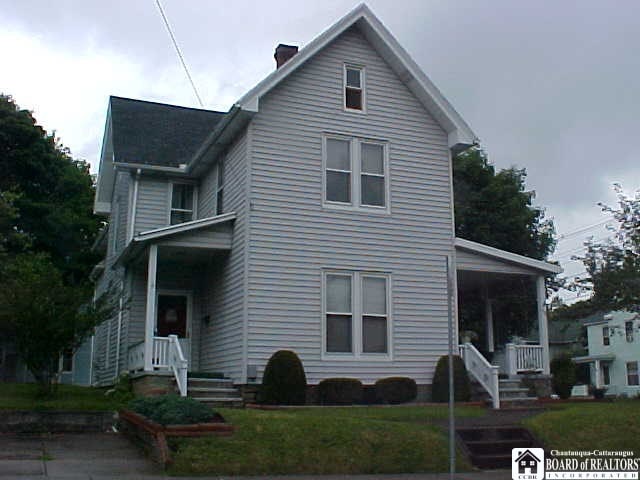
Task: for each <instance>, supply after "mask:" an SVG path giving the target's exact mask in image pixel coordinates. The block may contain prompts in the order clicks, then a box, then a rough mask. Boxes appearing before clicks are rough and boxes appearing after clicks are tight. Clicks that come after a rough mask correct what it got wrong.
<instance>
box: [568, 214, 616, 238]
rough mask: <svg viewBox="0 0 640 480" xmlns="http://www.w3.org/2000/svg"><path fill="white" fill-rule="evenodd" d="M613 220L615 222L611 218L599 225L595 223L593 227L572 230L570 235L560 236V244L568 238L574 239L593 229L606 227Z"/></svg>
mask: <svg viewBox="0 0 640 480" xmlns="http://www.w3.org/2000/svg"><path fill="white" fill-rule="evenodd" d="M611 220H613V217H611V218H607V219H606V220H601V221H600V222H598V223H594V224H592V225H587V226H585V227H580V228H578V229H576V230H572V231H571V232H569V233H565V234H563V235H560V236H559V237H558V242H561V241H562V240H566V239H567V238H570V237H573V236H575V235H577V234H579V233H583V232H587V231H589V230H592V229H594V228H596V227H599V226H601V225H604V224H606V223H608V222H610V221H611Z"/></svg>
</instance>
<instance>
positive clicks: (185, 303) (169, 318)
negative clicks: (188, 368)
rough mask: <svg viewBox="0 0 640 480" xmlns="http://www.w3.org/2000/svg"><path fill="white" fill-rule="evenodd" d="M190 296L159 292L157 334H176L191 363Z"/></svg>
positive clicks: (161, 335)
mask: <svg viewBox="0 0 640 480" xmlns="http://www.w3.org/2000/svg"><path fill="white" fill-rule="evenodd" d="M190 308H191V306H190V298H189V295H186V294H177V293H176V294H173V293H160V294H158V308H157V312H158V317H157V319H156V335H157V336H159V337H168V336H169V335H175V336H177V337H178V339H179V341H180V347H181V348H182V353H183V354H184V356H185V358H186V359H187V362H189V364H191V348H190V346H191V345H190V342H189V328H190V325H189V323H190V322H189V316H190V313H191V312H190Z"/></svg>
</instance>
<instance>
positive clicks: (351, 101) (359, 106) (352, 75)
mask: <svg viewBox="0 0 640 480" xmlns="http://www.w3.org/2000/svg"><path fill="white" fill-rule="evenodd" d="M344 108H345V109H347V110H355V111H360V112H362V111H364V69H363V68H362V67H354V66H350V65H345V66H344Z"/></svg>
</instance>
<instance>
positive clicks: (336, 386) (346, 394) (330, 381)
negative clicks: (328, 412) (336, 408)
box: [318, 378, 363, 405]
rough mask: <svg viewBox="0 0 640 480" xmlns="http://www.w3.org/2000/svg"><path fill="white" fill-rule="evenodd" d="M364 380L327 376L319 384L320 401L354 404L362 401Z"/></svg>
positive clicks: (328, 403) (333, 403) (332, 403)
mask: <svg viewBox="0 0 640 480" xmlns="http://www.w3.org/2000/svg"><path fill="white" fill-rule="evenodd" d="M362 394H363V390H362V382H361V381H360V380H358V379H356V378H327V379H325V380H322V381H321V382H320V383H319V384H318V396H319V397H320V403H322V404H325V405H353V404H354V403H362Z"/></svg>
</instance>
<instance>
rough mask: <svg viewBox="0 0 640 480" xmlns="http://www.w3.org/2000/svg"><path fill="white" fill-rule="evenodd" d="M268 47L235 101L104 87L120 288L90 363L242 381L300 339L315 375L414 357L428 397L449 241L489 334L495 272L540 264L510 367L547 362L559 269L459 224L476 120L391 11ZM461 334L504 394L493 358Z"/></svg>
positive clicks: (398, 365)
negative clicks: (268, 56) (459, 173)
mask: <svg viewBox="0 0 640 480" xmlns="http://www.w3.org/2000/svg"><path fill="white" fill-rule="evenodd" d="M275 59H276V64H277V65H276V66H277V68H276V69H275V70H274V72H273V73H271V74H270V75H268V76H267V77H266V78H265V79H264V80H263V81H261V82H260V83H259V84H257V85H256V86H255V87H254V88H253V89H251V90H250V91H249V92H247V93H246V94H245V95H244V96H243V97H242V98H240V99H239V100H238V101H237V102H236V103H235V104H234V105H233V106H232V107H231V108H230V110H229V111H228V112H226V113H221V112H213V111H207V110H198V109H192V108H182V107H177V106H172V105H164V104H157V103H152V102H144V101H139V100H132V99H125V98H117V97H112V98H111V99H110V102H109V110H108V115H107V123H106V128H105V135H104V142H103V150H102V155H101V160H100V173H99V177H98V185H97V194H96V201H95V210H96V212H98V213H101V214H104V215H107V216H108V217H109V222H108V223H109V227H108V232H106V233H105V236H104V239H103V241H102V242H101V245H102V248H104V249H105V255H106V256H105V260H104V262H103V263H102V264H101V265H100V266H99V267H98V269H97V270H96V272H95V275H96V278H97V279H98V282H97V283H98V290H99V292H100V291H104V289H105V288H106V287H107V285H109V284H111V285H116V287H117V288H119V289H120V291H121V296H122V298H123V299H124V300H123V302H122V308H121V310H120V312H119V314H118V315H117V317H115V318H113V319H112V320H111V321H109V322H106V323H105V324H103V325H102V326H101V327H100V328H99V329H98V332H97V334H96V340H95V346H96V348H95V350H94V363H95V368H94V372H95V381H96V382H97V383H100V384H104V383H110V382H113V380H114V378H116V377H117V376H118V374H119V373H120V372H124V371H133V372H137V373H136V375H137V376H144V375H147V376H154V375H155V376H161V375H163V374H166V375H173V374H175V375H176V376H179V374H178V373H175V372H181V371H184V370H185V367H184V364H185V363H186V368H187V369H188V370H191V371H192V372H209V373H212V372H216V373H220V374H222V375H224V376H225V377H226V378H228V379H230V380H231V381H233V383H234V384H236V385H246V384H251V383H255V382H260V381H261V376H262V372H263V370H264V367H265V365H266V363H267V360H268V358H269V357H270V356H271V355H272V354H273V353H274V352H275V351H277V350H279V349H291V350H294V351H295V352H296V353H297V354H298V355H299V356H300V358H301V360H302V362H303V364H304V368H305V371H306V375H307V379H308V382H309V383H310V384H317V383H318V382H319V381H320V380H322V379H324V378H328V377H355V378H358V379H360V380H362V381H363V382H364V383H373V382H375V381H376V380H378V379H380V378H382V377H387V376H409V377H411V378H414V379H415V380H416V382H417V383H418V385H419V388H420V398H423V399H424V398H428V397H429V391H430V385H431V380H432V376H433V372H434V368H435V365H436V362H437V361H438V359H439V357H440V356H442V355H443V354H446V353H447V338H448V326H447V325H448V320H447V319H448V286H447V285H448V276H447V271H448V270H447V261H449V263H450V265H451V266H452V267H451V268H450V269H449V272H450V277H449V278H450V279H452V282H451V284H452V287H451V289H450V293H451V295H452V296H453V297H454V298H455V297H456V296H457V289H458V288H469V289H473V288H482V289H483V291H484V292H485V294H486V295H485V299H486V309H485V311H486V325H487V329H489V330H490V333H489V334H487V339H488V340H487V343H488V345H487V348H489V349H491V351H493V349H497V348H504V345H495V342H494V336H493V331H494V328H496V329H499V321H500V320H499V319H495V320H494V319H493V318H492V314H491V301H490V298H489V297H490V286H491V282H492V281H495V280H496V279H504V278H509V277H510V276H518V277H523V278H527V279H530V280H531V286H532V289H535V291H536V292H537V298H538V306H539V313H538V326H539V328H538V329H537V331H536V332H533V334H535V335H536V339H535V342H534V344H529V345H518V346H517V353H518V355H519V356H517V358H516V357H513V362H512V364H509V365H508V366H510V368H512V370H513V371H512V372H508V373H512V374H514V375H515V374H517V373H518V371H521V370H523V369H525V367H526V369H528V370H531V368H535V369H536V370H537V371H539V372H540V374H541V375H544V374H545V373H547V374H548V363H549V362H548V342H547V340H546V316H545V309H544V302H545V286H544V276H545V275H548V274H551V273H557V272H558V271H559V269H558V267H557V266H554V265H550V264H548V263H545V262H540V261H537V260H533V259H530V258H525V257H522V256H519V255H515V254H512V253H508V252H504V251H500V250H497V249H494V248H491V247H487V246H484V245H479V244H477V243H474V242H470V241H466V240H462V239H456V238H455V235H454V223H453V218H454V217H453V198H452V173H451V157H452V154H456V153H457V152H460V151H461V150H464V149H466V148H468V147H469V146H471V145H473V144H474V143H475V142H476V136H475V134H474V133H473V132H472V131H471V129H470V128H469V126H468V125H467V124H466V123H465V122H464V120H463V119H462V118H461V117H460V115H459V114H458V113H457V112H456V111H455V110H454V109H453V107H452V106H451V105H450V104H449V102H448V101H447V100H446V99H445V98H444V97H443V96H442V94H441V93H440V92H439V91H438V90H437V88H436V87H435V86H434V85H433V83H432V82H431V81H430V80H429V79H428V78H427V76H426V75H425V74H424V73H423V72H422V71H421V70H420V68H419V67H418V66H417V64H416V63H415V62H414V61H413V60H412V59H411V58H410V57H409V55H408V54H407V52H406V51H405V50H404V49H403V48H402V47H401V46H400V45H399V44H398V42H397V41H396V40H395V39H394V38H393V36H392V35H391V34H390V33H389V31H388V30H387V29H386V28H385V27H384V26H383V25H382V24H381V22H380V21H379V20H378V19H377V18H376V17H375V16H374V15H373V14H372V12H371V11H370V10H369V9H368V8H367V7H366V6H364V5H361V6H359V7H357V8H356V9H355V10H353V11H352V12H350V13H349V14H347V15H346V16H345V17H344V18H342V19H341V20H339V21H338V22H337V23H335V24H334V25H333V26H331V27H330V28H329V29H328V30H327V31H325V32H324V33H322V34H321V35H320V36H319V37H317V38H316V39H315V40H313V41H312V42H311V43H309V44H308V45H307V46H306V47H305V48H304V49H302V50H301V51H299V52H298V49H297V47H292V46H287V45H280V46H278V48H277V49H276V53H275ZM454 314H455V309H454ZM494 325H495V326H494ZM174 335H175V337H173V336H174ZM454 335H457V332H454ZM514 348H515V347H514ZM462 350H463V352H464V353H465V358H467V359H468V362H469V365H471V364H473V365H476V367H475V370H474V372H475V373H474V374H476V375H477V376H478V377H479V378H481V379H482V380H481V383H482V382H484V383H483V384H486V385H487V388H488V389H490V390H491V391H492V395H493V396H494V397H496V398H497V388H498V384H497V381H498V380H497V378H498V377H497V375H498V373H497V370H498V367H497V366H496V367H493V366H492V365H490V363H489V362H487V361H486V360H485V359H484V357H482V355H480V354H479V353H478V351H477V350H476V349H475V348H474V347H473V346H472V345H471V344H469V345H468V348H465V347H462ZM514 352H515V350H514ZM512 353H513V352H512ZM525 360H526V362H525ZM518 362H520V363H518ZM527 362H528V363H527ZM531 362H533V363H531ZM525 363H526V365H525ZM505 368H506V367H505ZM483 369H484V370H483ZM518 369H519V370H518ZM172 372H174V373H172ZM183 393H185V392H183Z"/></svg>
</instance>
